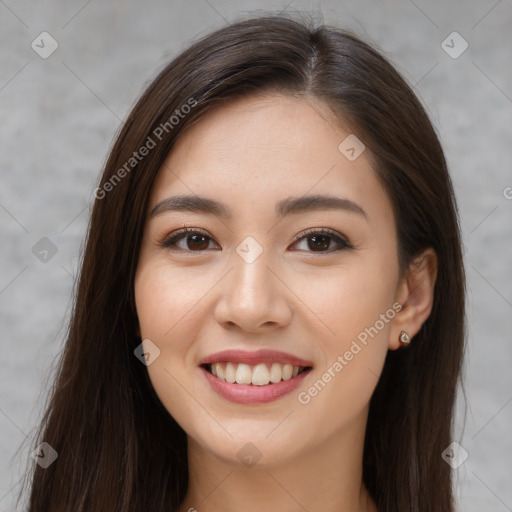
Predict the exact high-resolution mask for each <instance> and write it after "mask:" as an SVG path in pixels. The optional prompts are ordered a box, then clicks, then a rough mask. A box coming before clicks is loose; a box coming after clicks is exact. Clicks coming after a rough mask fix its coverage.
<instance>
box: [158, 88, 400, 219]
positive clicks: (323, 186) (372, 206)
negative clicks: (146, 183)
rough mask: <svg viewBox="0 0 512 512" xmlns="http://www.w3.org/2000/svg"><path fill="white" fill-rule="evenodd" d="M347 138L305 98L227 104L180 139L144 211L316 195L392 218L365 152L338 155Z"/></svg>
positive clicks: (320, 107) (322, 107)
mask: <svg viewBox="0 0 512 512" xmlns="http://www.w3.org/2000/svg"><path fill="white" fill-rule="evenodd" d="M349 136H350V137H354V135H353V134H351V132H350V128H349V127H348V126H346V125H345V124H344V123H343V121H342V120H339V119H336V118H335V117H334V115H333V114H332V112H331V111H330V110H329V108H328V107H327V106H326V105H325V104H324V103H322V102H320V101H319V100H317V99H314V98H311V97H288V96H281V95H268V96H265V97H249V98H242V99H238V100H235V101H231V102H228V103H226V104H224V105H222V106H220V107H217V108H216V109H215V110H213V111H211V112H209V113H208V114H206V115H205V116H204V117H203V118H202V119H200V120H199V121H198V122H197V123H195V124H194V125H191V126H189V127H188V128H187V130H186V131H185V132H184V133H183V134H182V135H181V137H180V138H179V139H178V141H177V142H176V144H175V146H174V147H173V148H172V150H171V151H170V153H169V155H168V156H167V158H166V161H165V163H164V165H163V166H162V168H161V169H160V170H159V173H158V175H157V178H156V180H155V183H154V186H153V190H152V195H151V196H152V197H151V200H150V208H151V207H152V206H154V205H155V204H156V203H157V202H159V201H161V200H162V199H165V198H166V197H168V196H169V195H172V194H197V195H201V196H208V197H211V198H219V199H222V201H223V202H226V203H230V204H233V205H234V206H233V209H234V210H236V209H237V205H238V206H239V207H243V205H244V204H245V205H247V204H252V205H254V204H264V203H266V202H268V204H269V205H272V208H273V207H274V204H275V203H277V202H278V201H279V200H280V199H282V198H283V197H289V196H303V195H306V194H312V193H315V194H330V195H333V194H334V195H338V196H343V197H344V198H347V199H349V200H352V201H354V202H357V203H364V204H366V205H367V208H365V210H367V211H369V212H370V216H372V215H371V212H372V211H373V216H384V217H385V218H389V219H390V218H392V217H390V215H391V209H392V208H391V204H390V202H389V199H388V197H387V194H386V192H385V191H384V189H383V188H382V186H381V184H380V182H379V180H378V179H377V176H376V174H375V171H374V170H373V168H372V159H371V155H369V151H368V150H366V149H365V150H364V151H363V152H362V153H361V154H360V155H359V156H358V157H357V158H356V159H355V160H350V159H348V158H347V156H346V153H344V152H342V151H340V149H339V147H340V144H342V149H343V148H344V145H343V141H345V140H347V137H349ZM348 140H349V141H352V140H353V139H350V138H349V139H348ZM356 149H358V148H356ZM359 149H360V148H359Z"/></svg>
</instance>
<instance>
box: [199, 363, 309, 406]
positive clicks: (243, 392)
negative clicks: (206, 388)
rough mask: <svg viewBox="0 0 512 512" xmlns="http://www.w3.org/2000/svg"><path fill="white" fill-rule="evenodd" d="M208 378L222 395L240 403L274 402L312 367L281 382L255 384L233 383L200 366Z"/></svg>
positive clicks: (294, 387) (294, 386)
mask: <svg viewBox="0 0 512 512" xmlns="http://www.w3.org/2000/svg"><path fill="white" fill-rule="evenodd" d="M200 368H201V370H202V371H203V373H204V375H205V377H206V380H207V381H208V382H209V383H210V385H211V387H212V388H213V389H214V391H216V392H217V393H218V394H219V395H220V396H222V397H224V398H226V399H227V400H229V401H231V402H236V403H238V404H263V403H266V402H273V401H274V400H277V399H278V398H281V397H282V396H284V395H286V394H288V393H291V392H292V391H293V390H294V389H296V388H297V387H298V386H299V385H300V383H301V382H302V381H303V380H304V379H305V378H306V377H307V376H308V375H309V373H310V372H311V368H310V369H309V370H306V371H304V372H302V373H301V374H299V375H297V376H296V377H293V378H291V379H290V380H282V381H280V382H276V383H271V384H267V385H266V386H255V385H253V384H231V383H230V382H226V381H225V380H222V379H219V378H218V377H215V375H212V374H211V373H210V372H209V371H208V370H206V369H205V368H203V367H202V366H201V367H200Z"/></svg>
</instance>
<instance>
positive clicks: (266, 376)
mask: <svg viewBox="0 0 512 512" xmlns="http://www.w3.org/2000/svg"><path fill="white" fill-rule="evenodd" d="M303 369H304V367H303V366H293V365H291V364H279V363H272V366H271V367H270V371H269V368H268V366H267V365H266V364H265V363H259V364H257V365H255V366H250V365H248V364H244V363H240V364H236V363H213V364H212V365H211V371H212V373H213V375H215V376H216V377H218V378H219V379H222V380H225V381H227V382H230V383H231V384H234V383H235V382H236V383H237V384H254V385H255V386H265V385H267V384H269V383H270V382H280V381H281V379H282V380H290V379H291V378H292V377H296V376H297V375H298V374H299V372H300V371H301V370H303Z"/></svg>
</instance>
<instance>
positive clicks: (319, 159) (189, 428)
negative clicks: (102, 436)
mask: <svg viewBox="0 0 512 512" xmlns="http://www.w3.org/2000/svg"><path fill="white" fill-rule="evenodd" d="M349 135H350V129H349V128H348V127H343V126H342V124H341V123H340V122H339V121H338V122H335V120H334V118H333V116H332V114H331V113H330V112H329V110H328V109H327V107H326V106H325V105H324V104H323V103H321V102H319V101H318V100H315V99H312V98H307V99H304V98H302V99H299V98H291V97H283V96H277V95H269V96H266V97H263V98H244V99H241V100H237V101H235V102H231V103H228V104H226V105H224V106H222V107H219V108H218V109H216V110H215V111H212V112H211V113H209V114H208V115H207V116H206V117H204V118H203V119H202V120H201V121H199V122H198V123H197V124H195V125H193V126H191V127H189V129H188V130H187V131H186V132H185V133H184V134H183V135H182V136H181V137H180V139H179V140H178V142H177V143H176V145H175V146H174V147H173V149H172V151H171V152H170V154H169V155H168V157H167V159H166V161H165V164H164V165H163V166H162V168H161V169H160V170H159V173H158V175H157V178H156V180H155V182H154V185H153V188H152V191H151V196H150V201H149V209H148V216H147V222H146V225H145V229H144V237H143V242H142V246H141V251H140V257H139V261H138V267H137V272H136V279H135V298H136V307H137V314H138V319H139V326H140V336H141V338H142V339H143V340H144V349H145V350H146V351H148V352H150V353H152V354H153V356H151V358H150V360H149V361H150V363H149V364H148V366H147V371H148V372H149V376H150V379H151V382H152V384H153V386H154V388H155V391H156V393H157V395H158V396H159V398H160V400H161V402H162V403H163V405H164V406H165V408H166V409H167V410H168V411H169V413H170V414H171V415H172V416H173V417H174V418H175V419H176V421H177V422H178V423H179V424H180V425H181V426H182V428H183V429H184V430H185V432H186V433H187V435H188V438H189V441H190V440H193V442H195V443H196V444H197V445H198V446H201V447H202V448H203V449H204V450H205V451H207V452H209V453H210V455H213V456H215V457H218V458H220V459H222V460H224V461H233V462H239V461H240V460H242V457H243V455H244V451H243V450H246V451H249V452H251V450H254V451H255V448H254V447H252V445H254V446H255V447H257V450H258V452H259V455H258V457H261V459H260V461H259V464H260V465H261V464H263V465H264V464H268V465H272V464H274V463H276V462H277V461H285V460H292V459H293V458H295V457H300V456H301V455H303V454H305V453H306V452H308V451H309V452H310V451H312V450H315V449H317V448H318V447H319V446H320V445H322V444H323V443H328V442H329V441H330V440H332V439H335V438H336V436H339V434H340V432H342V431H343V430H344V429H346V428H347V426H349V425H351V424H353V423H354V422H355V421H357V420H359V419H361V418H365V417H366V416H365V415H366V414H367V408H368V402H369V400H370V398H371V395H372V393H373V390H374V388H375V386H376V384H377V380H378V377H379V375H380V373H381V370H382V367H383V364H384V359H385V357H386V353H387V351H388V349H389V348H390V346H391V345H390V339H391V334H392V333H394V331H393V325H394V318H395V316H396V312H397V309H398V307H397V306H398V304H397V302H396V301H397V290H398V285H399V268H398V258H397V239H396V230H395V221H394V217H393V212H392V205H391V203H390V200H389V198H388V196H387V194H386V192H385V191H384V189H383V188H382V186H381V185H380V183H379V181H378V179H377V176H376V174H375V171H374V170H373V168H372V162H371V160H370V155H369V154H368V153H369V151H368V150H364V151H363V152H362V153H361V154H360V155H359V156H358V157H357V158H355V159H354V158H353V157H354V155H356V156H357V153H358V147H356V146H354V145H353V139H348V141H346V142H344V143H343V144H342V145H341V150H340V149H339V148H338V147H339V146H340V143H342V141H344V140H345V138H346V137H347V136H349ZM351 141H352V144H350V142H351ZM350 147H355V151H351V150H350ZM347 156H348V157H350V158H347ZM185 195H186V196H191V199H190V200H189V201H188V202H187V201H186V200H184V199H182V200H181V201H176V200H174V201H173V200H172V198H176V197H177V196H185ZM311 196H319V197H318V198H317V199H316V200H308V198H310V197H311ZM320 196H325V197H328V198H331V200H330V201H329V200H327V199H322V198H321V197H320ZM205 199H207V200H208V201H204V200H205ZM200 200H202V201H203V202H199V201H200ZM186 205H188V206H186ZM184 229H185V230H188V231H184ZM393 335H394V334H393ZM158 351H159V352H158ZM212 372H213V373H212ZM215 374H216V375H215ZM233 381H234V382H233ZM292 413H293V414H292ZM285 417H286V420H285V421H283V418H285ZM246 443H252V445H247V444H246ZM242 448H243V449H242ZM241 449H242V451H241V452H240V450H241ZM248 455H251V453H248Z"/></svg>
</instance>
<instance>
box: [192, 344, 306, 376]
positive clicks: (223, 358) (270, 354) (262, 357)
mask: <svg viewBox="0 0 512 512" xmlns="http://www.w3.org/2000/svg"><path fill="white" fill-rule="evenodd" d="M229 362H231V363H244V364H252V365H254V364H258V363H280V364H291V365H293V366H304V367H306V366H313V363H312V362H311V361H306V360H305V359H301V358H300V357H296V356H294V355H292V354H287V353H286V352H280V351H278V350H269V349H261V350H255V351H251V352H249V351H247V350H235V349H232V350H223V351H222V352H216V353H215V354H211V355H209V356H206V357H205V358H203V359H201V361H199V365H200V366H201V365H205V364H211V363H229ZM278 384H279V383H278Z"/></svg>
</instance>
